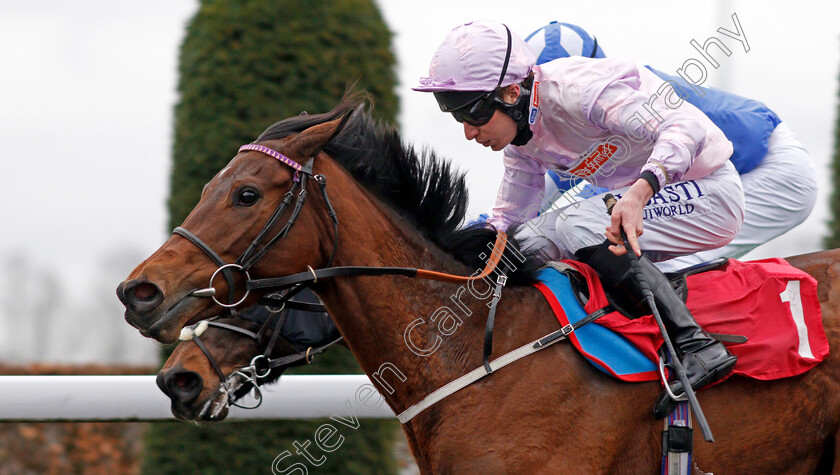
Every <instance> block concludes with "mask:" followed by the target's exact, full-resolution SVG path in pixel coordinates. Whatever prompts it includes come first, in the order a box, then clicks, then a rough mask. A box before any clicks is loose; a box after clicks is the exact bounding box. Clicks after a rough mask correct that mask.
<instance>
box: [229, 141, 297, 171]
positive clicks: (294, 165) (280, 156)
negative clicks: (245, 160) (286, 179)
mask: <svg viewBox="0 0 840 475" xmlns="http://www.w3.org/2000/svg"><path fill="white" fill-rule="evenodd" d="M243 150H254V151H257V152H262V153H264V154H266V155H268V156H271V157H274V158H276V159H277V160H279V161H281V162H283V163H285V164H286V165H288V166H290V167H292V168H294V169H295V170H296V171H303V165H301V164H300V163H298V162H296V161H294V160H292V159H291V158H289V157H287V156H285V155H283V154H282V153H280V152H278V151H276V150H272V149H270V148H268V147H264V146H262V145H257V144H255V143H249V144H247V145H243V146H241V147H239V152H242V151H243ZM239 152H237V153H239Z"/></svg>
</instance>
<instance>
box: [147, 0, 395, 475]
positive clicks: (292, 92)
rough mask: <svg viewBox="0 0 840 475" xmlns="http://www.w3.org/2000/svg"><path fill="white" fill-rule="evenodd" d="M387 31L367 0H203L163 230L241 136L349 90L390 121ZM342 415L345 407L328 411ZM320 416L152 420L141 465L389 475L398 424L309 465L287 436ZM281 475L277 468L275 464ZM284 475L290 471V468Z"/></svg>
mask: <svg viewBox="0 0 840 475" xmlns="http://www.w3.org/2000/svg"><path fill="white" fill-rule="evenodd" d="M390 42H391V33H390V31H389V30H388V28H387V26H386V25H385V23H384V21H383V19H382V15H381V13H380V12H379V10H378V8H377V7H376V4H375V3H374V2H373V1H371V0H306V1H288V0H287V1H283V0H272V1H258V0H204V1H202V2H201V6H200V9H199V11H198V13H196V15H195V17H194V18H193V19H192V20H191V21H190V23H189V25H188V29H187V35H186V37H185V39H184V43H183V45H182V46H181V52H180V65H179V72H180V79H179V84H178V92H179V93H180V101H179V103H178V104H177V106H176V107H175V136H174V149H173V167H172V177H171V191H170V198H169V203H168V204H169V212H170V226H171V227H174V226H176V225H178V224H180V223H181V222H182V221H183V220H184V218H185V217H186V216H187V214H188V213H189V212H190V210H192V208H193V207H194V206H195V204H196V203H197V202H198V199H199V196H200V194H201V189H202V187H203V186H204V184H205V183H206V182H207V181H209V180H210V179H211V178H212V177H213V175H215V173H216V172H218V170H220V169H221V168H222V167H224V165H225V164H226V163H227V162H228V161H230V159H231V158H232V157H233V156H234V155H235V154H236V150H237V149H238V147H239V146H240V145H242V144H245V143H249V142H251V141H252V140H254V139H255V138H256V137H257V135H259V134H260V132H262V131H263V130H264V129H265V128H266V127H267V126H268V125H270V124H272V123H274V122H276V121H278V120H280V119H283V118H286V117H290V116H293V115H297V114H299V113H300V112H301V111H308V112H312V113H315V112H326V111H328V110H330V109H332V108H333V106H335V105H336V104H337V103H338V101H339V99H340V98H341V96H342V95H343V93H344V91H345V90H346V89H347V87H348V86H349V85H351V84H353V83H356V84H357V89H361V90H365V91H367V92H369V93H370V95H371V96H372V97H373V99H374V101H375V109H374V113H375V114H376V115H377V116H378V117H379V118H381V119H383V120H386V121H390V122H394V121H395V117H396V113H397V108H398V103H397V97H396V95H395V93H394V89H395V87H396V75H395V72H394V65H395V59H394V55H393V53H392V51H391V46H390ZM305 371H307V372H311V373H321V374H331V373H359V372H361V370H360V369H359V368H358V366H357V364H356V362H355V361H354V359H353V357H352V355H350V353H349V352H348V351H346V350H343V349H335V350H332V351H329V352H328V353H327V354H324V355H321V356H320V357H319V359H318V361H316V363H315V364H314V365H311V366H309V367H307V368H306V369H305ZM337 415H338V416H345V414H337ZM322 423H323V421H312V422H306V421H264V422H258V423H253V422H249V423H245V422H223V423H218V424H204V425H201V426H196V425H191V424H186V423H175V422H173V423H159V424H151V425H150V428H149V430H148V431H147V435H146V441H145V449H144V461H143V472H144V473H148V474H161V473H173V474H184V473H202V474H214V473H234V472H236V473H243V472H244V473H271V467H272V462H273V461H274V459H275V458H276V457H277V456H278V455H280V454H281V453H283V452H284V451H286V450H288V451H290V452H291V453H292V457H289V458H287V459H285V460H284V461H283V463H282V464H281V467H280V468H286V467H289V466H290V465H292V464H293V463H295V462H303V463H305V464H306V465H307V467H308V469H309V470H310V472H312V473H335V474H371V473H395V472H396V461H395V460H394V457H393V450H392V445H393V442H394V441H395V440H396V439H397V437H398V436H397V431H398V430H399V429H398V424H397V423H396V422H392V421H371V420H360V423H361V425H360V427H359V429H357V430H353V429H350V428H342V429H340V430H339V432H340V433H341V434H342V435H343V436H345V440H344V442H343V444H342V446H341V447H340V448H339V449H338V450H336V451H335V452H333V453H327V454H323V453H320V452H319V451H318V449H317V448H315V447H314V445H313V446H310V449H309V450H310V452H311V453H312V455H313V456H315V457H316V458H320V457H319V456H320V455H325V456H326V457H327V460H326V461H325V462H324V463H323V465H321V466H318V467H314V466H313V465H312V464H309V463H306V461H305V459H303V457H302V456H301V455H297V454H296V453H295V447H294V445H293V442H295V441H297V442H298V443H304V442H305V441H306V440H312V438H313V436H314V433H315V430H316V429H317V428H318V427H319V426H320V425H321V424H322ZM278 473H280V472H279V471H278ZM290 473H299V471H297V472H290Z"/></svg>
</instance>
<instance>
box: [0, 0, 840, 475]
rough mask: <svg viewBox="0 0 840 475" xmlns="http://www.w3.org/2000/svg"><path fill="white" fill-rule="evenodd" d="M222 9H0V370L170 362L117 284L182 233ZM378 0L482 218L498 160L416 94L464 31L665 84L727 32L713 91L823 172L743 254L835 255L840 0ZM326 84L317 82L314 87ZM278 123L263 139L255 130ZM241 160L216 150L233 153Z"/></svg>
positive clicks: (52, 2) (473, 211) (421, 104)
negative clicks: (188, 80) (538, 42)
mask: <svg viewBox="0 0 840 475" xmlns="http://www.w3.org/2000/svg"><path fill="white" fill-rule="evenodd" d="M214 3H224V2H213V1H205V2H199V1H197V0H144V1H121V2H114V1H112V0H79V1H75V2H65V1H60V0H36V1H32V2H12V1H10V0H0V160H2V162H0V163H1V164H2V168H0V205H1V206H2V208H0V364H12V365H20V364H29V363H36V362H37V363H60V364H85V363H100V364H118V365H134V366H141V367H154V366H155V365H157V364H158V361H159V351H158V348H157V346H156V345H155V344H153V343H152V342H151V341H149V340H146V339H144V338H142V337H141V336H140V335H139V334H138V333H137V332H136V331H135V330H134V329H132V328H130V327H129V326H128V325H127V324H125V322H124V321H123V318H122V313H123V312H122V306H121V305H120V304H119V302H118V301H117V299H116V296H115V293H114V289H115V287H116V285H117V284H118V283H119V282H120V281H121V280H123V279H124V278H125V277H126V276H127V275H128V273H129V272H130V271H131V269H132V268H133V267H134V266H136V265H137V264H138V263H139V262H140V261H141V260H142V259H143V258H145V257H146V256H148V255H149V254H151V253H152V252H153V251H154V250H155V249H157V248H158V247H159V246H160V245H161V244H162V243H163V242H164V240H165V239H167V237H168V235H169V233H170V231H171V226H172V224H173V223H172V222H170V216H169V210H168V208H167V200H168V199H169V195H170V191H169V190H170V185H171V183H172V181H171V175H172V170H173V165H172V159H173V148H174V143H173V142H174V137H175V135H174V134H175V132H174V130H175V126H174V107H175V105H176V103H177V102H178V101H179V96H178V94H177V92H176V85H177V83H178V71H177V68H178V55H179V48H180V46H181V44H182V41H183V39H184V37H185V34H186V27H187V25H188V23H189V22H190V20H191V18H192V17H193V16H194V15H195V14H196V13H197V12H198V11H199V8H200V7H201V5H202V4H203V5H204V6H205V7H207V8H210V7H212V6H213V4H214ZM373 3H374V4H375V5H376V6H377V7H378V8H379V10H380V13H381V15H382V19H383V20H384V22H385V24H386V25H387V27H388V29H390V31H391V32H392V34H393V36H392V38H391V48H392V51H393V54H394V56H395V59H396V66H395V71H394V72H395V74H396V81H397V84H396V88H395V90H394V93H395V94H396V97H397V98H398V101H399V109H398V113H397V114H396V119H397V122H398V125H399V127H400V129H401V131H402V133H403V136H404V138H405V139H406V140H407V141H409V142H413V143H414V144H416V145H418V146H420V147H428V148H432V149H434V150H436V151H437V152H438V153H439V154H440V155H441V156H444V157H449V158H451V159H452V160H454V161H455V162H456V163H457V164H458V165H459V166H460V167H461V168H462V169H463V170H465V171H467V178H468V183H469V187H470V192H471V203H470V208H469V212H470V215H471V216H477V215H478V214H480V213H483V212H487V211H489V210H490V208H491V207H492V204H493V201H494V198H495V195H496V192H497V189H498V183H499V182H500V180H501V176H502V162H501V154H500V153H495V152H492V151H489V150H486V149H484V148H483V147H480V146H478V145H476V144H474V143H470V142H467V141H466V140H464V137H463V133H462V129H461V127H460V126H459V125H458V124H457V123H456V122H455V121H453V120H451V119H449V118H447V117H445V116H443V115H442V114H441V113H440V111H439V110H438V108H437V105H436V103H435V101H434V100H433V98H432V97H431V96H430V95H428V94H422V93H417V92H413V91H411V89H410V88H411V87H412V86H413V85H414V84H416V82H417V80H418V78H419V77H420V76H425V75H427V72H428V64H429V60H430V58H431V55H432V53H433V51H434V50H435V48H436V47H437V45H438V44H439V42H440V41H441V40H442V38H443V37H444V35H445V34H446V33H447V32H448V31H449V30H450V29H451V28H453V27H454V26H456V25H458V24H460V23H463V22H466V21H470V20H474V19H480V18H488V19H495V20H501V21H504V22H505V23H506V24H507V25H508V26H509V27H510V28H511V29H512V30H513V31H515V32H517V33H519V34H520V35H521V36H523V37H525V36H526V35H527V34H528V33H530V32H531V31H533V30H535V29H537V28H538V27H541V26H543V25H544V24H546V23H548V22H549V21H551V20H558V21H563V22H569V23H574V24H577V25H580V26H582V27H584V28H585V29H587V30H588V31H589V32H590V33H593V34H594V35H595V36H596V37H597V38H598V42H599V45H601V46H602V48H603V49H604V50H605V52H606V54H607V55H608V56H623V57H631V58H635V59H638V60H640V61H642V62H643V63H645V64H650V65H652V66H654V67H656V68H657V69H659V70H661V71H663V72H666V73H670V74H674V72H675V71H676V70H677V68H679V67H681V66H682V65H683V63H684V62H685V61H686V60H688V59H691V58H695V59H700V56H699V54H698V53H697V51H696V50H695V49H694V48H693V47H692V46H691V45H690V44H689V42H690V41H691V40H692V39H694V40H697V41H698V42H700V43H701V44H702V43H704V42H705V40H706V39H707V38H709V37H710V36H717V37H718V38H721V39H722V40H723V42H724V43H725V44H726V45H727V46H729V47H730V49H731V50H732V55H731V56H729V57H725V56H723V55H722V54H717V55H715V57H716V58H717V59H718V61H719V62H720V67H719V68H718V69H712V68H709V74H710V76H709V79H708V81H707V82H706V83H705V85H712V86H716V87H720V88H723V89H726V90H729V91H731V92H734V93H737V94H740V95H743V96H746V97H749V98H753V99H757V100H760V101H763V102H764V103H766V104H767V105H768V106H770V108H772V109H773V110H775V111H776V112H777V113H778V114H779V116H780V117H781V118H782V119H783V120H784V121H785V122H787V123H788V124H789V125H790V127H791V128H792V129H793V131H794V132H795V133H796V134H797V136H798V137H799V139H800V140H801V141H802V142H803V143H804V144H805V146H806V147H807V148H808V150H809V151H810V152H811V155H812V156H813V158H814V160H815V162H816V164H817V168H818V171H819V178H820V183H819V184H820V187H821V190H820V196H819V199H818V202H817V205H816V208H815V210H814V212H813V213H812V215H811V217H810V218H809V219H808V220H807V221H806V222H805V223H804V224H802V225H800V226H799V227H798V228H797V229H795V230H793V231H791V232H789V233H788V234H786V235H784V236H782V237H780V238H778V239H776V240H774V241H772V242H770V243H768V244H766V245H764V246H762V247H760V248H759V249H757V250H756V251H754V252H753V253H751V254H750V255H748V256H747V258H762V257H769V256H787V255H793V254H799V253H804V252H811V251H816V250H819V249H821V248H822V247H823V240H824V238H825V237H826V236H827V234H828V221H829V220H830V218H831V217H830V216H829V196H830V194H831V192H832V186H831V172H830V165H831V156H832V153H833V147H834V146H835V144H834V142H833V141H834V136H835V133H836V132H835V131H834V127H835V124H836V123H837V112H838V89H839V88H840V86H839V85H838V73H840V22H838V21H837V19H838V18H840V3H838V2H836V1H830V0H825V1H814V2H808V3H807V7H806V6H803V4H801V3H794V2H783V1H780V0H773V1H764V2H757V1H746V0H741V1H725V0H721V1H716V2H694V3H686V2H679V3H677V2H665V1H648V0H646V1H642V2H622V1H618V0H612V1H604V2H598V3H597V5H596V4H593V3H591V2H582V1H578V2H568V1H557V0H551V1H541V0H535V1H530V2H525V3H517V4H515V3H512V2H510V1H497V0H481V1H459V2H452V1H443V0H426V1H423V2H406V1H403V0H376V1H375V2H373ZM285 4H289V5H292V6H293V8H297V9H307V8H310V6H311V3H309V2H306V1H301V2H285ZM733 13H736V14H737V16H738V19H739V20H740V24H741V27H742V28H743V31H744V34H745V35H746V37H747V41H748V42H749V47H750V49H749V51H745V50H744V48H743V46H742V45H741V44H739V43H737V42H736V41H735V40H732V39H730V38H726V37H724V36H723V35H721V34H719V33H717V30H718V28H721V27H722V28H726V29H728V30H731V31H734V30H735V27H734V24H733V21H732V18H731V15H732V14H733ZM268 20H269V21H274V22H277V23H282V22H283V21H284V18H281V17H279V16H278V17H273V18H269V19H268ZM315 33H317V32H313V34H315ZM273 46H274V47H279V48H281V49H282V48H283V47H285V45H283V44H279V45H273ZM289 47H290V48H291V47H292V46H289ZM319 87H321V81H320V80H319V78H312V79H311V80H310V81H309V82H308V83H307V84H305V85H303V86H302V87H301V88H300V90H301V94H306V93H307V89H309V88H311V89H312V90H318V88H319ZM310 112H322V111H316V110H310ZM281 118H283V117H279V116H278V117H274V118H273V119H272V120H271V121H273V120H279V119H281ZM271 121H266V123H264V124H263V125H262V126H261V127H258V128H255V129H253V130H250V131H249V133H250V134H251V138H254V137H256V136H257V134H258V133H259V132H261V131H262V129H263V128H264V126H267V125H269V123H270V122H271ZM235 152H236V150H235V147H231V148H230V150H222V151H219V153H222V154H223V155H224V156H226V157H232V156H233V155H234V154H235ZM216 171H217V168H212V169H211V170H207V173H208V174H209V175H210V176H212V174H213V173H215V172H216ZM178 222H179V221H178ZM175 224H177V222H176V223H175ZM0 471H2V468H0ZM362 473H364V472H362Z"/></svg>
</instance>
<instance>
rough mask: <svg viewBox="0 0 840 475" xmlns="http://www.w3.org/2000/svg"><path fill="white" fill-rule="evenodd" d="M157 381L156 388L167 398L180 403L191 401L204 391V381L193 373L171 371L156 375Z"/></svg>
mask: <svg viewBox="0 0 840 475" xmlns="http://www.w3.org/2000/svg"><path fill="white" fill-rule="evenodd" d="M161 376H162V377H161ZM157 379H158V386H159V387H160V388H161V390H163V392H164V393H165V394H166V395H167V396H169V397H170V398H171V399H173V400H177V401H180V402H182V403H189V402H190V401H193V400H194V399H195V398H197V397H198V395H199V394H201V391H202V390H203V389H204V380H203V379H202V378H201V375H199V374H198V373H196V372H195V371H187V370H183V369H181V370H172V371H170V372H169V373H166V374H161V375H158V378H157ZM161 383H162V384H161Z"/></svg>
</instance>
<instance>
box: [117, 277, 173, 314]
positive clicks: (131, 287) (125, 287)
mask: <svg viewBox="0 0 840 475" xmlns="http://www.w3.org/2000/svg"><path fill="white" fill-rule="evenodd" d="M117 297H119V299H120V301H121V302H122V303H123V305H125V306H126V307H127V308H129V309H131V310H132V311H134V312H136V313H139V314H143V313H148V312H151V311H153V310H154V309H155V308H156V307H157V306H158V305H159V304H160V303H161V302H162V301H163V292H161V290H160V287H158V286H157V285H155V284H154V283H152V282H149V281H145V280H139V279H135V280H129V281H125V282H123V283H121V284H120V285H119V286H118V287H117Z"/></svg>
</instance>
